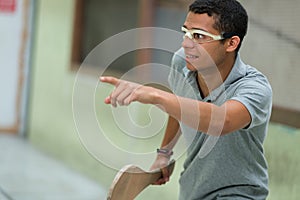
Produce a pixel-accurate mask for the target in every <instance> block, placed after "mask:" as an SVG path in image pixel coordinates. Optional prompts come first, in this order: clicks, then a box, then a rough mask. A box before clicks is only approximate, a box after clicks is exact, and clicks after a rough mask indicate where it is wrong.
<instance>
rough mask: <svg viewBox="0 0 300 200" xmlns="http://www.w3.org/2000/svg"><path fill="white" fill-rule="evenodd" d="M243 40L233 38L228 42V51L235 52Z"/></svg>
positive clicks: (236, 37) (237, 37)
mask: <svg viewBox="0 0 300 200" xmlns="http://www.w3.org/2000/svg"><path fill="white" fill-rule="evenodd" d="M240 41H241V39H240V38H239V36H232V37H231V38H229V39H227V41H226V51H227V52H234V51H235V50H236V49H237V47H238V46H239V44H240Z"/></svg>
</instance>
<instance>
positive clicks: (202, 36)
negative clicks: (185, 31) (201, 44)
mask: <svg viewBox="0 0 300 200" xmlns="http://www.w3.org/2000/svg"><path fill="white" fill-rule="evenodd" d="M203 38H204V35H202V34H200V33H194V39H203Z"/></svg>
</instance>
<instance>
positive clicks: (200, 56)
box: [182, 12, 226, 71]
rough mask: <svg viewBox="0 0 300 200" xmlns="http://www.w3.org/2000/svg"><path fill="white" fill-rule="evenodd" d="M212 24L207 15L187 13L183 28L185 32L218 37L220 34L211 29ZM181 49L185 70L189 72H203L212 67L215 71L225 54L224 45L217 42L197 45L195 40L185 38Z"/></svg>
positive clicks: (212, 19)
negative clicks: (189, 31) (204, 33)
mask: <svg viewBox="0 0 300 200" xmlns="http://www.w3.org/2000/svg"><path fill="white" fill-rule="evenodd" d="M214 23H215V20H214V18H213V17H210V16H208V15H207V14H195V13H193V12H189V13H188V15H187V17H186V20H185V22H184V25H183V26H184V28H186V29H187V30H202V31H205V32H207V33H209V34H213V35H217V36H218V35H220V32H219V31H218V30H216V29H215V28H213V25H214ZM194 36H197V35H194ZM182 47H183V48H184V52H185V60H186V62H187V68H188V69H189V70H191V71H203V70H207V69H210V68H212V67H214V68H215V69H216V66H217V67H219V66H221V65H222V63H223V60H224V56H225V52H226V51H225V48H224V44H223V43H222V42H221V41H219V40H215V41H209V42H204V43H201V44H199V43H198V42H197V39H190V38H189V37H187V36H185V37H184V39H183V42H182Z"/></svg>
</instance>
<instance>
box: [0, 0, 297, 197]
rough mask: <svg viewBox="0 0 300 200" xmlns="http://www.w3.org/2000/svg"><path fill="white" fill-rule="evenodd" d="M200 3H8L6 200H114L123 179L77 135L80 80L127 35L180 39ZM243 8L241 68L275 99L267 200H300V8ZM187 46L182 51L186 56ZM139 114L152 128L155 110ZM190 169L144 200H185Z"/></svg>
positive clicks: (0, 88)
mask: <svg viewBox="0 0 300 200" xmlns="http://www.w3.org/2000/svg"><path fill="white" fill-rule="evenodd" d="M191 2H192V1H190V0H114V1H110V0H63V1H61V0H0V94H1V98H0V199H9V200H11V199H14V200H17V199H18V200H19V199H20V200H23V199H91V200H92V199H105V196H106V193H107V191H108V189H109V187H110V184H111V182H112V180H113V178H114V176H115V175H116V173H117V171H116V170H114V169H111V168H110V167H108V166H106V165H105V164H103V163H101V162H99V161H98V160H97V159H95V158H94V157H93V156H92V155H91V154H89V152H88V151H87V150H86V149H85V147H84V146H83V145H82V143H81V141H80V138H79V136H78V134H77V131H76V126H75V123H74V120H73V113H72V92H73V85H74V81H75V77H76V73H77V71H78V69H79V67H80V66H81V64H82V63H83V61H84V59H85V58H86V56H87V55H88V54H89V52H90V51H91V50H93V49H94V48H95V47H96V46H97V45H98V44H100V43H101V42H103V41H104V40H106V39H107V38H109V37H111V36H113V35H115V34H118V33H120V32H122V31H126V30H129V29H133V28H137V27H150V26H151V27H163V28H168V29H172V30H175V31H180V27H181V25H182V24H183V22H184V19H185V16H186V13H187V10H188V5H189V4H190V3H191ZM240 2H241V3H242V5H243V6H244V7H245V8H246V10H247V11H248V15H249V31H248V34H247V36H246V38H245V40H244V43H243V45H242V48H241V56H242V59H243V60H244V61H245V62H246V63H248V64H250V65H252V66H255V67H256V68H257V69H259V70H260V71H262V72H263V73H264V74H265V75H266V76H267V77H268V79H269V81H270V83H271V85H272V88H273V95H274V96H273V111H272V117H271V123H270V126H269V131H268V136H267V138H266V142H265V153H266V156H267V160H268V163H269V176H270V196H269V198H268V199H269V200H281V199H289V200H296V199H300V192H299V191H300V176H298V174H300V150H299V143H300V90H299V88H298V87H299V83H300V80H299V77H300V68H299V61H298V59H299V55H300V39H299V32H300V26H299V25H298V20H299V13H300V1H299V0H287V1H280V0H272V1H271V0H264V1H261V0H252V1H246V0H240ZM146 37H147V39H149V38H148V37H150V38H151V37H152V39H153V38H154V39H155V37H159V36H157V35H156V36H151V35H147V36H145V39H146ZM180 42H181V41H174V43H175V44H177V43H178V48H180ZM171 57H172V53H170V52H166V51H162V50H156V49H141V50H137V51H132V52H129V53H127V54H124V55H122V56H120V57H119V58H118V59H117V60H115V61H114V62H113V63H111V65H110V66H109V67H108V68H107V69H106V70H105V73H106V74H113V75H115V76H122V74H124V73H126V72H127V71H128V70H130V69H132V68H133V67H134V66H137V65H140V64H145V63H150V62H156V63H161V64H164V65H169V64H170V60H171ZM101 67H106V66H99V65H97V63H89V67H85V70H84V71H83V73H84V74H85V79H81V80H80V82H79V83H78V84H79V85H80V87H82V88H84V90H86V91H89V90H94V89H95V85H92V84H90V83H91V81H94V80H95V79H97V78H98V76H97V75H98V74H97V70H98V69H99V68H101ZM139 76H140V77H145V78H148V79H150V80H151V77H154V76H158V74H156V72H154V71H151V70H149V71H148V72H147V73H143V74H140V75H139ZM161 78H162V79H164V78H165V77H161ZM109 91H111V88H107V90H101V91H98V92H99V93H97V94H96V95H97V96H98V95H99V96H98V97H97V102H96V104H95V105H96V106H95V109H96V114H97V116H101V115H102V116H103V115H105V116H106V117H105V126H106V127H107V128H108V129H109V128H110V127H111V130H110V131H112V132H114V133H115V132H121V130H119V129H117V128H115V127H114V120H113V116H112V114H111V112H110V111H109V109H108V106H106V105H104V104H103V103H102V101H103V97H105V95H106V94H109ZM81 98H82V99H81V100H82V101H80V102H82V107H83V108H84V106H85V103H86V104H87V103H88V101H86V99H85V94H82V95H81ZM139 108H140V110H139ZM137 110H138V111H136V112H138V113H139V123H147V120H148V119H147V116H148V115H146V114H145V113H146V111H145V110H147V108H145V107H142V106H141V107H139V106H137ZM160 114H161V113H160ZM143 116H144V117H143ZM82 123H84V122H82ZM161 133H163V130H161ZM117 140H118V138H117ZM119 140H122V137H120V138H119ZM121 142H122V141H121ZM152 142H153V143H154V144H149V145H150V146H151V145H154V146H155V147H158V146H159V145H160V144H159V143H160V142H159V140H157V141H152ZM99 145H101V141H99ZM151 147H152V146H151ZM145 148H146V147H145ZM112 159H114V160H116V161H117V160H118V158H114V157H112ZM183 160H184V156H183V157H181V158H180V159H179V160H178V161H177V165H176V169H175V173H174V175H173V177H172V179H171V181H170V183H168V184H166V185H165V186H162V187H155V186H151V187H149V188H148V189H147V190H146V191H144V192H143V193H142V194H141V195H140V196H139V197H138V198H137V199H143V200H144V199H145V200H148V199H149V200H150V199H154V198H159V199H166V200H171V199H176V198H177V195H178V178H179V174H180V172H181V170H182V167H181V166H182V162H183Z"/></svg>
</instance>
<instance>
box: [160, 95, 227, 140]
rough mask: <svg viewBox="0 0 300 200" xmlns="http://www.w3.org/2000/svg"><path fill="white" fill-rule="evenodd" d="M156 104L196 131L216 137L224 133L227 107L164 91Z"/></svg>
mask: <svg viewBox="0 0 300 200" xmlns="http://www.w3.org/2000/svg"><path fill="white" fill-rule="evenodd" d="M155 104H156V105H157V106H158V107H159V108H161V109H162V110H164V111H165V112H166V113H168V114H169V115H170V116H172V117H173V118H175V119H176V120H178V121H181V122H183V123H184V124H186V125H187V126H189V127H192V128H194V129H196V130H199V131H202V132H205V133H208V132H210V133H216V135H220V134H221V132H222V131H223V126H224V122H225V117H226V115H225V114H226V113H225V107H219V106H216V105H214V104H212V103H206V102H201V101H198V100H193V99H188V98H184V97H179V96H176V95H174V94H171V93H168V92H164V91H158V93H157V96H156V98H155ZM209 130H210V131H209ZM212 130H213V131H212Z"/></svg>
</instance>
